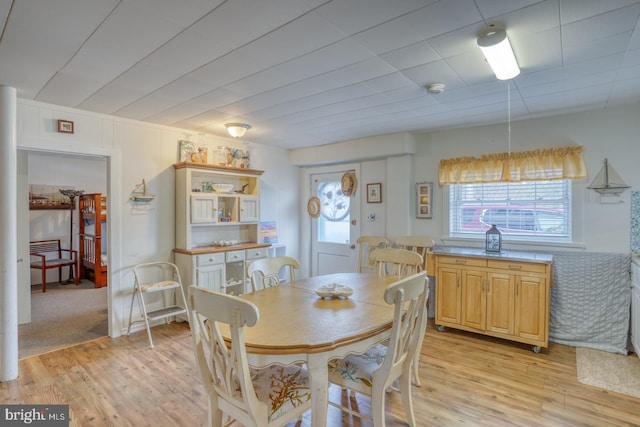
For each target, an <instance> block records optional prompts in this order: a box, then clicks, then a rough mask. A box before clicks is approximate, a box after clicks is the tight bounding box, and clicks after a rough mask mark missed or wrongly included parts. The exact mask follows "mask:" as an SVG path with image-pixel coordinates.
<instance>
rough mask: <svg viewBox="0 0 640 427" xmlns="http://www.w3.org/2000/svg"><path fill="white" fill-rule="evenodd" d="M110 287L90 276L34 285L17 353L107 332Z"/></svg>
mask: <svg viewBox="0 0 640 427" xmlns="http://www.w3.org/2000/svg"><path fill="white" fill-rule="evenodd" d="M108 333H109V332H108V325H107V288H106V287H104V288H98V289H96V288H95V285H94V284H93V283H92V282H90V281H88V280H81V281H80V284H79V285H78V286H75V285H74V284H68V285H60V284H59V283H50V284H47V292H44V293H43V292H42V287H41V286H40V285H38V286H32V287H31V323H26V324H23V325H19V326H18V348H19V350H18V357H19V358H20V359H22V358H24V357H28V356H32V355H34V354H41V353H45V352H48V351H51V350H56V349H59V348H63V347H67V346H70V345H74V344H79V343H82V342H86V341H90V340H92V339H96V338H100V337H104V336H107V335H108Z"/></svg>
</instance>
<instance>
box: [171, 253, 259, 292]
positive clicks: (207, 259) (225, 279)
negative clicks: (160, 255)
mask: <svg viewBox="0 0 640 427" xmlns="http://www.w3.org/2000/svg"><path fill="white" fill-rule="evenodd" d="M242 246H243V247H245V248H244V249H238V247H234V249H233V250H228V251H222V250H216V251H214V252H207V250H206V249H203V250H195V251H189V250H181V249H175V250H174V252H175V262H176V265H177V266H178V269H179V270H180V275H181V279H182V283H183V285H184V287H185V291H188V287H189V285H197V286H201V287H203V288H207V289H211V290H212V291H216V292H222V293H226V294H231V295H242V294H244V293H246V292H247V285H248V279H247V277H246V271H247V270H246V264H247V263H248V262H249V261H251V260H253V259H258V258H265V257H266V256H267V249H268V247H269V245H268V244H248V245H242ZM203 251H204V252H203Z"/></svg>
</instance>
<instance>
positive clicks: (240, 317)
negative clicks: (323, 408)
mask: <svg viewBox="0 0 640 427" xmlns="http://www.w3.org/2000/svg"><path fill="white" fill-rule="evenodd" d="M189 309H190V327H191V336H192V341H193V346H194V350H195V353H196V362H197V364H198V368H199V370H200V376H201V378H202V382H203V384H204V387H205V389H206V391H207V394H208V395H209V399H210V402H209V422H208V425H209V426H219V425H223V423H222V421H223V414H225V416H226V417H231V418H233V419H235V420H237V421H238V422H240V423H241V424H243V425H247V426H265V427H266V426H272V425H274V426H275V425H278V426H281V425H285V424H286V423H288V422H290V421H291V420H292V419H295V418H297V417H299V416H300V415H301V414H302V413H303V412H304V411H306V410H308V409H309V408H310V407H311V406H310V400H309V393H308V388H307V390H306V391H304V393H305V394H304V396H303V395H302V394H301V393H303V391H302V387H300V388H297V389H296V390H295V391H294V392H292V393H290V394H288V395H286V396H280V395H279V393H280V392H278V390H274V391H273V393H271V389H269V390H267V393H269V395H268V397H267V399H266V401H265V400H260V399H259V397H260V396H261V395H262V396H264V393H261V390H259V389H258V388H257V387H256V386H255V384H254V381H256V378H258V377H266V381H267V382H268V381H272V379H270V377H271V375H269V374H267V375H264V374H263V375H260V374H257V375H255V377H256V378H253V379H252V371H251V370H250V368H249V363H248V359H247V350H246V347H245V340H244V327H251V326H254V325H255V324H256V323H257V322H258V319H259V318H260V313H259V310H258V307H257V306H256V305H255V304H253V303H252V302H250V301H246V300H243V299H241V298H239V297H236V296H233V295H228V294H222V293H219V292H214V291H212V290H210V289H205V288H201V287H197V286H194V285H192V286H190V287H189ZM221 327H228V329H229V335H230V337H231V342H227V341H225V339H224V338H223V335H222V334H221V331H220V328H221ZM275 369H280V370H282V369H283V367H281V366H276V367H275ZM285 369H286V368H285ZM296 372H299V371H296ZM278 380H280V378H279V379H278ZM296 385H297V384H295V383H292V387H294V386H296ZM272 394H273V395H272ZM274 395H278V396H274ZM283 397H284V398H286V400H287V401H289V400H291V401H292V402H293V404H292V405H291V406H292V410H290V411H288V412H286V413H284V410H283V409H282V407H276V408H275V410H274V406H277V405H276V403H281V402H282V401H283V399H282V398H283ZM278 399H279V400H278ZM283 406H286V405H283ZM276 418H277V419H278V421H277V422H275V421H274V420H275V419H276Z"/></svg>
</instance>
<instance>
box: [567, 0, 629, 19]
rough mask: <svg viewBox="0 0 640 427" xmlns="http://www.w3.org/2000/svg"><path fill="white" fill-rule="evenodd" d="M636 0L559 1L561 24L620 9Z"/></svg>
mask: <svg viewBox="0 0 640 427" xmlns="http://www.w3.org/2000/svg"><path fill="white" fill-rule="evenodd" d="M637 3H638V1H637V0H607V1H602V0H580V1H561V2H560V14H561V16H562V23H563V24H570V23H572V22H576V21H580V20H583V19H587V18H591V17H593V16H596V15H600V14H604V13H607V12H610V11H612V10H617V9H622V8H624V7H626V6H630V5H634V4H637Z"/></svg>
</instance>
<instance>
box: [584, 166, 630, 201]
mask: <svg viewBox="0 0 640 427" xmlns="http://www.w3.org/2000/svg"><path fill="white" fill-rule="evenodd" d="M587 188H590V189H592V190H595V191H597V192H598V193H600V194H607V195H609V194H616V195H617V194H620V193H622V192H623V191H624V190H626V189H627V188H629V186H628V185H627V184H626V183H625V182H624V181H623V180H622V178H620V175H618V174H617V173H616V171H615V170H613V167H612V166H611V165H610V164H609V162H608V161H607V159H604V165H603V166H602V169H600V172H598V175H596V177H595V178H594V180H593V182H591V185H590V186H589V187H587Z"/></svg>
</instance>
